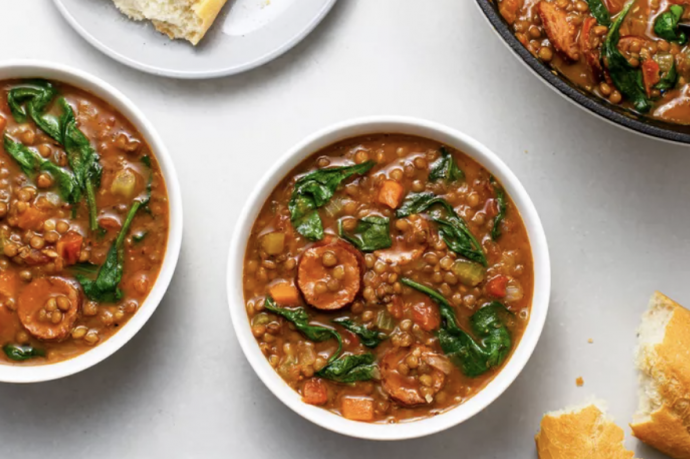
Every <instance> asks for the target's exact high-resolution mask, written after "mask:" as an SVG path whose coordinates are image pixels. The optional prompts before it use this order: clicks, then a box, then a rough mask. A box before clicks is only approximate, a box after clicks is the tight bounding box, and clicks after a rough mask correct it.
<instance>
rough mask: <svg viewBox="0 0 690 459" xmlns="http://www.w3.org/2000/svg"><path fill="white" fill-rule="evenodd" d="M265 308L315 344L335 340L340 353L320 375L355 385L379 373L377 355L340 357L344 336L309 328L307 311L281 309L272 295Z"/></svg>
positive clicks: (318, 373)
mask: <svg viewBox="0 0 690 459" xmlns="http://www.w3.org/2000/svg"><path fill="white" fill-rule="evenodd" d="M264 307H265V308H266V310H267V311H270V312H272V313H274V314H277V315H279V316H281V317H283V318H285V319H286V320H288V321H290V322H292V323H293V324H294V325H295V328H297V330H299V331H300V332H301V333H302V334H303V335H304V336H306V337H307V338H308V339H310V340H312V341H316V342H322V341H326V340H329V339H331V338H333V339H335V340H336V341H337V342H338V350H337V351H336V352H334V353H333V355H332V356H331V358H330V359H328V364H327V365H326V366H325V367H323V368H322V369H321V370H319V371H318V372H316V375H317V376H320V377H322V378H326V379H330V380H332V381H336V382H341V383H351V382H355V381H368V380H370V379H373V378H374V377H376V375H377V374H378V367H377V366H376V364H375V363H374V361H375V357H374V355H373V354H360V355H348V356H344V357H339V356H340V353H341V352H342V351H343V338H342V337H341V336H340V333H338V332H337V331H335V330H333V329H330V328H326V327H321V326H318V325H309V315H308V314H307V311H306V310H305V309H304V308H301V307H300V308H293V309H288V308H281V307H279V306H278V305H277V304H276V302H275V301H274V300H273V298H271V297H270V296H267V297H266V300H265V301H264Z"/></svg>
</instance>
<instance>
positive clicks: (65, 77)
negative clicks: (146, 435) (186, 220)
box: [0, 61, 182, 383]
mask: <svg viewBox="0 0 690 459" xmlns="http://www.w3.org/2000/svg"><path fill="white" fill-rule="evenodd" d="M10 78H44V79H47V80H54V81H61V82H64V83H69V84H71V85H73V86H76V87H78V88H80V89H84V90H86V91H88V92H90V93H92V94H94V95H96V96H98V97H100V98H101V99H103V100H105V101H106V102H108V103H109V104H110V105H112V106H113V107H115V108H116V109H117V110H118V111H119V112H120V113H122V114H123V115H124V116H125V117H126V118H127V119H128V120H129V121H131V122H132V124H134V126H135V127H136V128H137V129H138V130H139V132H141V134H142V135H143V137H144V139H146V142H147V143H148V144H149V145H150V147H151V149H152V151H153V154H154V155H155V156H156V158H157V159H158V163H159V164H160V167H161V170H162V172H163V176H164V177H165V184H166V186H167V189H168V198H169V207H170V223H169V225H170V229H169V233H168V246H167V249H166V252H165V259H164V260H163V265H162V267H161V271H160V273H159V275H158V279H157V280H156V283H155V284H154V286H153V288H152V289H151V292H150V293H149V295H148V297H147V298H146V301H144V303H143V304H142V305H141V306H140V308H139V311H137V313H136V314H134V316H132V318H131V319H130V320H129V321H128V322H127V323H126V324H125V325H124V326H123V327H122V328H120V330H118V332H117V333H115V334H114V335H113V336H112V337H111V338H110V339H108V340H107V341H104V342H103V343H100V344H99V345H98V346H96V347H94V348H93V349H91V350H89V351H87V352H85V353H84V354H81V355H79V356H77V357H75V358H73V359H70V360H65V361H63V362H58V363H54V364H49V365H37V366H19V365H17V366H14V365H2V364H0V382H11V383H32V382H40V381H50V380H53V379H58V378H62V377H65V376H69V375H72V374H74V373H78V372H80V371H82V370H85V369H87V368H89V367H92V366H94V365H96V364H97V363H99V362H100V361H102V360H104V359H105V358H107V357H109V356H110V355H111V354H113V353H114V352H115V351H117V350H118V349H120V348H121V347H122V346H124V345H125V343H127V341H129V340H130V339H131V338H132V337H133V336H134V335H136V333H137V332H138V331H139V330H140V329H141V327H143V326H144V324H145V323H146V321H147V320H148V319H149V317H151V314H153V311H155V310H156V308H157V307H158V304H159V303H160V301H161V299H162V298H163V295H164V294H165V291H166V290H167V289H168V285H170V279H171V278H172V275H173V272H174V271H175V266H176V265H177V259H178V256H179V254H180V245H181V243H182V196H181V194H180V184H179V183H178V181H177V174H176V173H175V167H174V166H173V162H172V158H171V157H170V154H169V153H168V150H167V149H166V148H165V145H164V144H163V142H162V140H161V138H160V137H159V136H158V133H157V132H156V130H155V129H154V128H153V126H152V125H151V123H150V122H149V121H148V120H147V119H146V118H145V117H144V115H143V114H142V113H141V112H140V111H139V109H138V108H137V107H136V106H135V105H134V104H133V103H132V101H130V100H129V99H128V98H127V97H125V95H124V94H122V93H121V92H120V91H118V90H117V89H115V88H114V87H112V86H110V85H109V84H108V83H106V82H104V81H102V80H100V79H99V78H96V77H94V76H92V75H89V74H87V73H85V72H82V71H81V70H77V69H74V68H71V67H66V66H63V65H60V64H55V63H51V62H45V61H5V62H0V80H5V79H10Z"/></svg>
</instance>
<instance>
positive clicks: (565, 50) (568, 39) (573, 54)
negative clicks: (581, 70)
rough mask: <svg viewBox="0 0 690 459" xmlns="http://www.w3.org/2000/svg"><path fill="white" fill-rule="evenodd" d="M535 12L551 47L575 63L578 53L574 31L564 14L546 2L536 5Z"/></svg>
mask: <svg viewBox="0 0 690 459" xmlns="http://www.w3.org/2000/svg"><path fill="white" fill-rule="evenodd" d="M537 11H538V12H539V17H540V18H541V22H542V24H543V25H544V30H546V35H547V36H548V37H549V40H550V41H551V43H552V44H553V47H554V48H556V50H557V51H559V52H560V53H561V54H563V55H564V56H565V57H567V58H568V59H570V60H571V61H577V60H578V59H579V51H578V49H577V43H575V29H574V27H573V26H572V25H571V24H570V23H569V22H568V15H567V14H566V12H565V11H564V10H562V9H560V8H558V7H557V6H556V5H554V4H553V3H550V2H547V1H546V0H541V1H540V2H539V3H538V4H537Z"/></svg>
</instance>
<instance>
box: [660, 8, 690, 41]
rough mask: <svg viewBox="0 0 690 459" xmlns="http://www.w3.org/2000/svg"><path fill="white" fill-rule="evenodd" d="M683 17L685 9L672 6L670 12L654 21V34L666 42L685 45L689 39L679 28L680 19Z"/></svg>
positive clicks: (662, 14) (664, 13)
mask: <svg viewBox="0 0 690 459" xmlns="http://www.w3.org/2000/svg"><path fill="white" fill-rule="evenodd" d="M682 17H683V7H682V6H681V5H671V7H670V8H669V9H668V11H665V12H663V13H661V14H660V15H659V16H657V18H656V21H654V33H655V34H657V35H658V36H659V37H660V38H663V39H664V40H666V41H670V42H675V43H678V44H680V45H684V44H685V43H687V41H688V37H687V36H686V35H685V33H684V32H681V31H680V29H679V28H678V24H679V23H680V19H681V18H682Z"/></svg>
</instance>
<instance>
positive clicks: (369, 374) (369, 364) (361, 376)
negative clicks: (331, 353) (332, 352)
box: [316, 353, 379, 383]
mask: <svg viewBox="0 0 690 459" xmlns="http://www.w3.org/2000/svg"><path fill="white" fill-rule="evenodd" d="M375 360H376V357H374V354H371V353H366V354H356V355H354V354H353V355H347V356H343V357H340V358H338V359H335V360H334V361H332V362H331V363H329V364H328V365H326V366H325V367H324V368H322V369H321V370H319V371H317V372H316V375H317V376H320V377H322V378H325V379H330V380H331V381H335V382H339V383H353V382H356V381H369V380H370V379H374V378H375V377H377V375H378V373H379V369H378V366H377V365H376V364H375V363H374V362H375Z"/></svg>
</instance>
